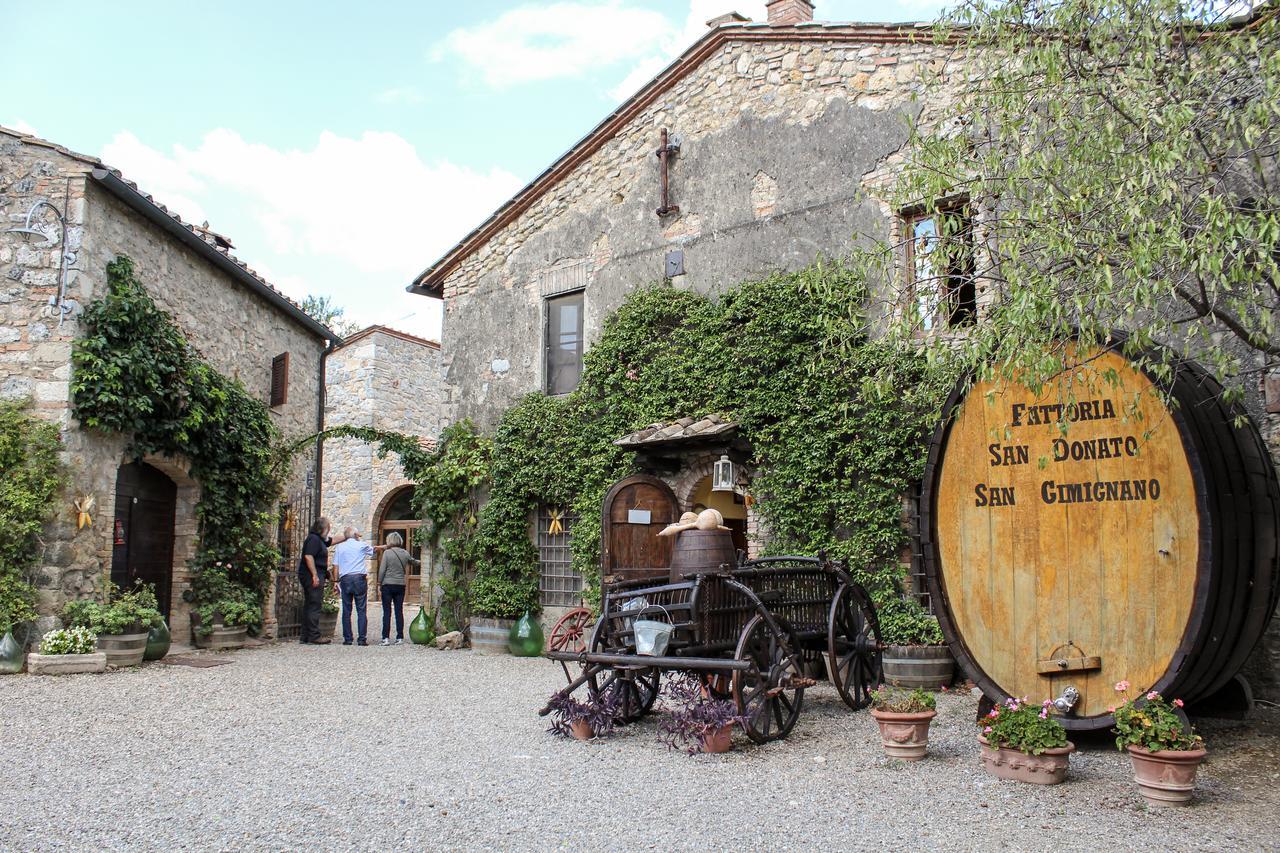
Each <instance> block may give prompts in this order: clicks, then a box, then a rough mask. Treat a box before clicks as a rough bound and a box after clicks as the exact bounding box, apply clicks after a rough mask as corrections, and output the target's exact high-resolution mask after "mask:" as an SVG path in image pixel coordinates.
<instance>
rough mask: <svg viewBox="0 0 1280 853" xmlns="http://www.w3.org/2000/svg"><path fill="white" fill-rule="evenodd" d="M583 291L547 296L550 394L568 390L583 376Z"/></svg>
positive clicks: (546, 345)
mask: <svg viewBox="0 0 1280 853" xmlns="http://www.w3.org/2000/svg"><path fill="white" fill-rule="evenodd" d="M582 295H583V291H581V290H579V291H577V292H575V293H566V294H563V295H561V296H553V297H550V298H548V299H547V327H546V335H545V343H544V346H545V354H544V363H545V367H546V391H547V393H548V394H568V393H569V392H570V391H572V390H573V389H575V388H577V387H578V380H579V379H580V378H581V377H582V303H583V299H582Z"/></svg>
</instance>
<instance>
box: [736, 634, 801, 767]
mask: <svg viewBox="0 0 1280 853" xmlns="http://www.w3.org/2000/svg"><path fill="white" fill-rule="evenodd" d="M793 645H794V644H793V643H791V642H790V641H789V638H788V637H785V636H783V635H781V634H779V633H775V631H774V630H773V628H771V627H770V626H769V623H768V622H767V621H766V620H765V619H764V617H763V616H760V615H758V614H757V615H756V616H753V617H752V618H751V621H749V622H748V623H747V627H746V628H744V629H743V631H742V635H741V637H739V639H738V648H737V651H736V653H735V655H734V658H735V659H736V660H740V661H747V662H748V663H750V664H751V666H750V668H749V669H746V670H735V671H734V673H733V679H732V691H733V698H734V701H735V702H736V703H737V706H738V713H739V714H740V715H741V716H742V718H743V723H742V727H743V729H744V730H745V731H746V733H747V736H748V737H750V738H751V739H752V740H753V741H755V742H756V743H767V742H768V741H771V740H780V739H782V738H784V737H786V736H787V735H788V734H790V733H791V729H792V728H794V727H795V724H796V719H797V718H799V716H800V705H801V703H802V702H803V701H804V688H803V687H791V686H789V685H790V684H791V681H790V680H791V679H799V678H800V676H801V674H802V673H801V670H800V660H799V657H798V655H797V654H796V652H795V651H794V648H793Z"/></svg>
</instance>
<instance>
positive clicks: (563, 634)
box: [547, 607, 591, 653]
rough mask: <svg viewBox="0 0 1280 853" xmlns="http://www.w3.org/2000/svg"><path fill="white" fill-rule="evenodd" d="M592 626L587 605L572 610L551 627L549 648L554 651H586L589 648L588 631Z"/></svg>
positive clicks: (548, 640)
mask: <svg viewBox="0 0 1280 853" xmlns="http://www.w3.org/2000/svg"><path fill="white" fill-rule="evenodd" d="M590 628H591V611H590V610H588V609H587V608H585V607H577V608H575V609H573V610H570V611H569V612H568V613H566V614H565V615H563V616H561V617H560V619H559V621H557V622H556V624H555V627H554V628H552V629H551V636H550V637H549V638H548V639H547V648H549V649H550V650H551V651H553V652H574V653H576V652H584V651H586V650H587V631H588V630H590Z"/></svg>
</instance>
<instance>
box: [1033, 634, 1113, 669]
mask: <svg viewBox="0 0 1280 853" xmlns="http://www.w3.org/2000/svg"><path fill="white" fill-rule="evenodd" d="M1099 669H1102V658H1100V657H1098V656H1097V655H1087V654H1085V653H1084V650H1083V649H1081V648H1080V647H1079V646H1077V645H1076V644H1075V643H1072V642H1066V643H1063V644H1062V645H1060V646H1058V647H1057V648H1055V649H1054V650H1053V651H1052V652H1050V653H1049V656H1048V657H1046V658H1041V659H1040V660H1038V661H1036V672H1038V673H1040V674H1041V675H1047V676H1050V677H1052V676H1055V675H1061V674H1063V673H1066V672H1094V671H1096V670H1099Z"/></svg>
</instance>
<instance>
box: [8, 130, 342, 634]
mask: <svg viewBox="0 0 1280 853" xmlns="http://www.w3.org/2000/svg"><path fill="white" fill-rule="evenodd" d="M95 165H97V164H96V162H95V161H93V160H92V159H90V158H82V157H79V156H77V155H73V154H71V153H70V152H66V151H65V150H64V149H59V148H57V147H56V146H52V145H49V144H46V143H41V142H34V141H31V140H29V139H27V138H24V137H15V136H11V135H8V134H4V133H0V220H2V225H3V228H4V229H6V230H7V229H8V228H12V227H15V226H17V225H20V224H21V223H22V221H23V218H24V217H25V215H26V212H27V210H28V209H29V208H30V206H31V205H32V204H33V203H34V202H35V201H37V200H38V199H42V198H43V199H47V200H49V201H51V202H53V203H54V204H56V205H57V206H58V208H60V209H61V210H63V211H65V213H66V219H67V229H66V234H65V240H63V241H60V242H58V243H57V245H50V243H49V241H47V240H40V239H39V238H37V237H30V236H24V235H19V234H12V233H0V282H2V284H0V396H2V397H4V398H6V399H28V400H31V401H32V406H33V411H34V412H35V413H36V414H37V415H38V416H40V417H42V418H46V419H48V420H50V421H53V422H55V423H57V424H58V425H59V427H60V428H61V429H62V438H63V444H64V447H65V451H64V460H65V462H66V464H67V475H68V481H69V482H68V487H67V490H66V494H65V496H64V497H63V498H61V499H60V500H59V503H58V506H57V507H56V508H55V511H54V516H53V518H52V520H51V521H50V523H49V524H48V526H47V528H46V530H45V535H44V539H45V549H44V554H43V557H42V561H41V565H40V566H39V567H38V569H37V571H36V578H35V581H36V586H37V590H38V595H39V602H38V603H39V610H40V612H41V613H43V614H53V613H56V612H57V611H58V610H59V609H60V608H61V606H62V604H63V603H64V602H65V601H66V600H67V599H69V598H75V597H81V596H85V595H89V594H91V593H93V592H94V590H95V588H96V587H97V586H98V585H99V584H100V582H101V579H102V577H103V574H104V573H109V572H110V569H111V556H112V542H111V529H112V519H113V517H114V513H115V480H116V471H117V469H118V467H119V466H120V465H121V464H123V463H124V462H127V461H130V460H128V459H127V458H126V455H125V447H126V444H127V438H125V437H121V436H108V435H102V434H98V433H92V432H87V431H84V430H81V429H80V428H79V425H78V424H77V422H76V421H75V420H74V418H72V416H71V409H70V391H69V381H70V378H71V362H70V356H71V346H72V341H73V340H74V339H75V338H76V336H77V335H78V334H80V332H81V327H80V324H79V322H78V321H77V320H76V319H75V318H74V317H71V318H68V319H66V320H65V321H64V322H63V323H62V325H61V326H59V324H58V322H57V320H56V319H54V318H51V317H49V316H47V313H48V312H47V311H45V310H44V308H45V306H46V305H47V303H48V301H49V298H50V297H51V296H53V295H55V294H56V293H57V288H58V276H59V273H58V270H59V261H60V257H61V254H60V253H61V252H62V251H63V250H64V248H65V249H66V250H67V251H69V252H70V253H71V255H72V257H71V267H72V271H71V272H70V274H69V276H68V291H67V295H68V297H70V298H71V299H73V300H75V301H77V302H79V303H80V304H81V305H84V304H87V303H88V302H89V301H91V300H92V299H94V298H95V297H97V296H100V295H101V294H102V293H103V292H104V290H105V287H106V266H107V264H108V263H109V262H110V261H111V260H113V259H114V258H115V257H116V256H117V255H121V254H124V255H128V256H129V257H130V258H131V259H132V260H133V261H134V264H135V268H136V270H137V273H138V276H139V278H140V279H141V281H142V282H143V283H144V285H145V286H146V287H147V289H148V292H150V293H151V295H152V296H153V297H154V298H155V300H156V302H157V303H158V304H159V305H161V306H162V307H163V308H165V310H167V311H169V312H170V313H171V314H172V315H173V316H174V319H175V320H176V322H177V323H178V325H179V327H180V328H181V329H182V331H183V333H184V335H185V336H186V337H187V339H188V340H189V341H190V342H191V343H192V345H193V346H195V348H196V349H197V350H198V351H199V352H200V353H201V354H202V355H203V356H204V357H205V358H207V359H208V360H209V361H210V363H212V364H213V365H214V366H215V367H216V368H217V369H218V370H220V371H222V372H223V373H225V374H227V375H230V376H234V377H237V378H239V379H240V380H241V381H242V382H243V383H244V384H245V386H246V387H247V388H248V389H249V391H250V392H251V393H254V394H255V395H256V396H258V397H259V398H260V399H262V400H263V402H264V403H266V402H269V394H270V383H271V362H272V359H273V358H274V357H275V356H276V355H277V354H279V353H281V352H289V353H290V362H291V370H290V383H289V394H288V402H287V403H286V404H285V405H283V406H280V407H277V408H276V409H272V410H271V411H272V415H273V417H274V418H275V420H276V423H277V425H278V426H279V427H280V429H281V430H282V432H283V433H284V434H285V435H286V436H302V435H306V434H309V433H311V432H314V431H315V429H316V428H317V426H318V424H319V422H320V421H319V415H320V413H319V410H318V407H319V400H318V389H319V368H320V357H321V353H322V352H323V350H324V346H325V342H324V341H323V340H322V339H320V338H318V337H316V336H315V335H314V334H313V333H311V332H310V331H308V330H307V329H306V328H305V327H304V326H302V325H301V324H300V323H299V322H298V321H296V320H295V319H293V318H291V317H290V316H289V315H288V314H286V313H285V312H284V311H283V310H281V309H280V308H278V307H275V306H274V305H272V304H270V303H269V302H267V301H266V300H265V299H264V298H262V297H261V296H259V295H257V294H256V293H253V292H251V291H250V290H249V289H248V288H247V287H246V286H245V285H244V284H242V283H241V282H239V281H236V280H235V279H233V278H231V277H230V276H229V275H227V274H226V273H224V272H222V271H221V270H219V269H217V268H215V267H213V266H212V265H211V264H209V263H208V262H207V261H205V260H204V259H202V258H200V257H199V256H198V255H196V254H195V253H194V252H193V251H191V250H190V249H188V248H186V247H184V246H182V245H180V244H179V243H178V242H177V241H176V240H174V239H173V238H172V237H171V236H169V235H167V234H165V233H163V232H161V231H160V230H159V229H158V228H156V226H154V225H152V224H151V223H149V222H148V221H146V220H145V219H143V218H142V217H141V216H140V215H138V214H137V213H135V212H133V211H132V210H130V209H129V208H127V207H125V206H124V205H123V204H122V203H120V202H119V201H117V200H116V199H115V198H114V197H113V196H111V195H110V194H108V193H107V192H106V191H105V190H104V189H102V188H101V187H100V186H99V185H97V184H96V183H95V182H93V181H92V180H90V179H88V178H87V175H88V173H89V172H90V171H91V170H92V169H93V168H94V167H95ZM49 222H50V224H51V227H50V229H49V233H50V234H51V235H52V236H53V237H54V238H55V239H57V238H58V236H59V229H58V228H57V226H56V225H55V224H53V223H52V220H49ZM146 461H147V462H148V463H150V464H152V465H154V466H155V467H157V468H160V469H161V470H162V471H163V472H164V473H165V474H166V475H168V476H169V477H170V478H171V479H173V480H174V481H175V483H177V485H178V506H177V518H176V524H175V545H174V578H173V594H172V598H171V601H170V608H171V620H170V621H171V623H172V628H173V634H174V636H175V638H177V639H178V640H179V641H184V640H186V639H187V637H188V636H189V634H188V631H187V629H188V627H189V621H188V619H187V616H186V606H185V605H184V604H182V602H181V594H182V592H183V591H184V590H185V589H187V588H188V587H189V582H190V577H189V575H188V573H187V569H186V562H187V560H188V559H189V558H190V556H191V555H193V554H194V552H195V547H196V544H197V540H196V520H195V514H194V511H195V503H196V501H197V500H198V498H199V485H198V484H197V483H195V482H194V481H193V480H191V478H190V477H189V476H188V475H187V471H188V470H189V466H188V465H187V464H186V463H185V461H183V460H181V459H160V458H153V457H148V458H147V460H146ZM309 466H310V458H309V456H308V457H306V458H302V459H300V460H299V462H298V463H297V465H296V470H295V471H294V476H293V480H294V482H293V483H291V484H290V485H291V486H292V487H296V484H297V481H299V480H300V479H301V478H302V477H303V476H304V475H305V471H306V469H307V468H309ZM84 495H92V496H93V497H94V498H95V499H96V502H97V511H96V512H95V513H94V514H93V517H94V524H93V525H92V527H89V528H86V529H84V530H77V529H76V527H75V514H74V510H73V507H72V505H71V501H72V499H73V498H74V497H79V496H84ZM264 533H265V532H264ZM47 621H48V620H46V622H47Z"/></svg>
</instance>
